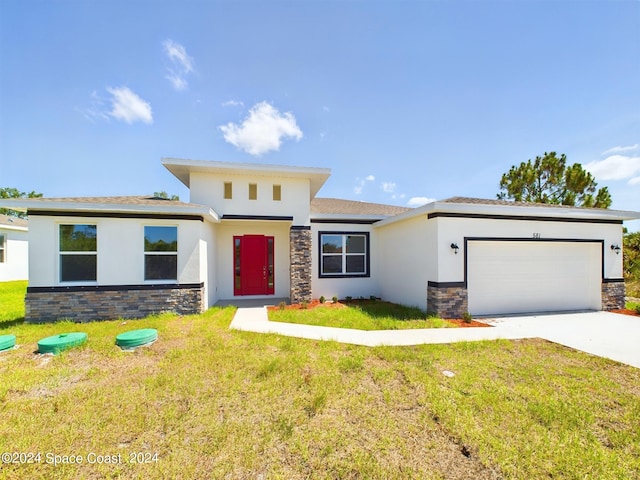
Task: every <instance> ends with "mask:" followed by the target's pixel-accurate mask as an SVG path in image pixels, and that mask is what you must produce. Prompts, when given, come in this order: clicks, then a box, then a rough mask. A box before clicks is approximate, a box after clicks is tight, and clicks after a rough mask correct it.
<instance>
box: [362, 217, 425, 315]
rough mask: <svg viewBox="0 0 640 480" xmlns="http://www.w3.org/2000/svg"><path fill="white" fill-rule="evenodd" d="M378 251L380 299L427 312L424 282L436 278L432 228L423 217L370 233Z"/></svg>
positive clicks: (393, 224)
mask: <svg viewBox="0 0 640 480" xmlns="http://www.w3.org/2000/svg"><path fill="white" fill-rule="evenodd" d="M374 232H375V234H376V236H377V238H378V246H379V250H378V252H377V255H376V259H377V262H376V263H378V268H379V269H380V272H381V274H380V288H381V296H382V298H383V299H385V300H389V301H391V302H395V303H401V304H403V305H410V306H416V307H418V308H420V309H422V310H425V311H426V309H427V282H428V280H429V279H431V278H432V277H434V276H436V268H437V262H436V261H435V257H436V255H437V252H436V243H435V238H436V232H435V225H434V224H432V223H428V222H427V217H426V215H421V216H417V217H413V218H410V219H407V220H405V221H402V222H396V223H392V224H390V225H386V226H383V227H380V228H376V229H374Z"/></svg>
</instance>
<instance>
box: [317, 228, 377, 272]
mask: <svg viewBox="0 0 640 480" xmlns="http://www.w3.org/2000/svg"><path fill="white" fill-rule="evenodd" d="M368 276H369V233H368V232H362V233H360V232H320V277H368Z"/></svg>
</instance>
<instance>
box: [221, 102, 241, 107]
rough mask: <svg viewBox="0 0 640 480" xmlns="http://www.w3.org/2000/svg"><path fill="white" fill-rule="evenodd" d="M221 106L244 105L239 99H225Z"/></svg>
mask: <svg viewBox="0 0 640 480" xmlns="http://www.w3.org/2000/svg"><path fill="white" fill-rule="evenodd" d="M222 106H223V107H244V103H242V102H241V101H239V100H227V101H226V102H223V104H222Z"/></svg>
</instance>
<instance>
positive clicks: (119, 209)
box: [0, 199, 220, 223]
mask: <svg viewBox="0 0 640 480" xmlns="http://www.w3.org/2000/svg"><path fill="white" fill-rule="evenodd" d="M0 207H6V208H11V209H13V210H18V211H23V212H27V214H28V213H29V210H36V211H41V212H48V211H51V212H77V213H90V212H99V213H123V214H126V213H133V214H136V213H139V214H154V215H193V216H202V217H203V218H205V219H206V220H207V221H209V222H213V223H218V222H220V216H219V215H218V214H217V213H216V212H215V211H214V210H212V209H211V208H209V207H206V206H204V205H166V206H163V208H158V207H157V206H155V205H127V204H111V203H84V202H83V203H77V202H56V201H52V202H45V201H42V200H39V201H29V199H24V200H20V199H15V200H14V199H11V200H0Z"/></svg>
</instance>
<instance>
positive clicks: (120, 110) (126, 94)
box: [107, 87, 153, 123]
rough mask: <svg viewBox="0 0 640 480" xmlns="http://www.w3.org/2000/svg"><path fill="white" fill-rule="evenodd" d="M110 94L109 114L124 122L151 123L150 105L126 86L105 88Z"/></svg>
mask: <svg viewBox="0 0 640 480" xmlns="http://www.w3.org/2000/svg"><path fill="white" fill-rule="evenodd" d="M107 91H108V92H109V93H110V94H111V111H110V112H109V115H110V116H112V117H113V118H116V119H118V120H122V121H123V122H126V123H134V122H143V123H153V115H152V114H151V105H149V103H148V102H145V101H144V100H143V99H142V98H140V97H139V96H138V95H136V94H135V93H134V92H132V91H131V90H130V89H129V88H127V87H119V88H107Z"/></svg>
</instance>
